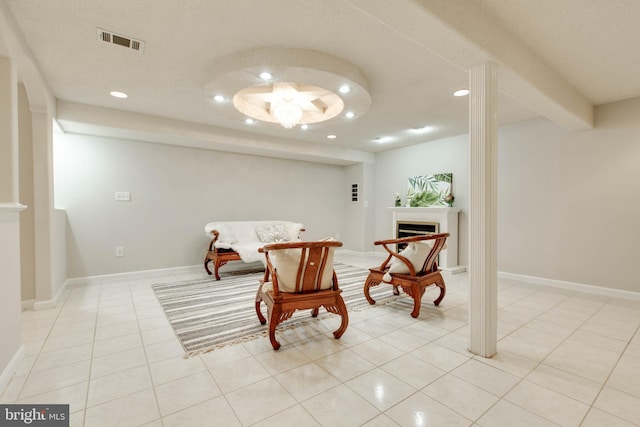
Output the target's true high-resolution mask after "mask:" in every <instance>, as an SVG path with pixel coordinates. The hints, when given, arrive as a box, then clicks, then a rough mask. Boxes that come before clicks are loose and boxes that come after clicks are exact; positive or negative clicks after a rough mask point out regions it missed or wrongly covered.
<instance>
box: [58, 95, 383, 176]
mask: <svg viewBox="0 0 640 427" xmlns="http://www.w3.org/2000/svg"><path fill="white" fill-rule="evenodd" d="M57 122H58V123H59V124H60V127H61V128H62V130H63V131H64V132H67V133H77V134H84V135H93V136H103V137H104V136H106V137H112V138H119V139H125V140H126V139H129V140H137V141H146V142H153V143H160V144H171V145H180V146H184V147H192V148H202V149H206V150H217V151H226V152H232V153H239V154H249V155H256V156H264V157H275V158H280V159H291V160H302V161H308V162H316V163H326V164H334V165H351V164H355V163H374V162H375V155H374V154H372V153H367V152H364V151H359V150H352V149H346V148H340V147H336V146H328V145H327V146H323V145H320V144H313V143H309V142H304V141H298V140H293V139H282V138H274V137H267V136H264V135H260V136H259V137H257V138H256V137H255V136H254V135H253V134H250V133H245V132H239V131H235V130H229V129H222V128H218V127H212V126H206V125H201V124H196V123H190V122H185V121H180V120H173V119H167V118H163V117H158V116H151V115H148V114H141V113H133V112H128V111H122V110H115V109H110V108H103V107H96V106H91V105H86V104H80V103H75V102H69V101H58V105H57Z"/></svg>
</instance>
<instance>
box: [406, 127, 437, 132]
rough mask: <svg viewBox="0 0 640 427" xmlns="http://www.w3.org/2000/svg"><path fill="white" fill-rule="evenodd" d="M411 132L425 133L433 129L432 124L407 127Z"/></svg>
mask: <svg viewBox="0 0 640 427" xmlns="http://www.w3.org/2000/svg"><path fill="white" fill-rule="evenodd" d="M409 130H410V131H411V132H413V133H427V132H432V131H433V130H435V127H434V126H416V127H412V128H411V129H409Z"/></svg>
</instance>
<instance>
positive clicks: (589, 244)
mask: <svg viewBox="0 0 640 427" xmlns="http://www.w3.org/2000/svg"><path fill="white" fill-rule="evenodd" d="M639 117H640V98H635V99H631V100H627V101H622V102H617V103H612V104H608V105H603V106H600V107H597V108H596V127H595V128H594V129H593V130H589V131H582V132H569V131H566V130H564V129H562V128H560V127H559V126H557V125H555V124H553V123H551V122H549V121H548V120H545V119H535V120H528V121H524V122H521V123H517V124H514V125H511V126H506V127H503V128H501V129H500V132H499V138H500V143H499V150H498V156H499V158H498V165H499V166H498V167H499V177H498V269H499V270H500V271H504V272H509V273H517V274H524V275H530V276H537V277H543V278H549V279H555V280H562V281H568V282H575V283H582V284H588V285H595V286H604V287H611V288H616V289H621V290H627V291H635V292H640V279H639V278H638V277H639V276H638V273H637V270H636V263H637V262H638V256H639V255H640V246H639V244H640V226H639V224H638V221H639V219H640V184H639V183H640V166H639V165H640V120H638V118H639Z"/></svg>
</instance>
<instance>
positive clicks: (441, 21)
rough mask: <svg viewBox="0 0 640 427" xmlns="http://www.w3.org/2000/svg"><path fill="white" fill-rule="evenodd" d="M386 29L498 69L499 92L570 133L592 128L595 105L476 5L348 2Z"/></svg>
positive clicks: (458, 60) (444, 0)
mask: <svg viewBox="0 0 640 427" xmlns="http://www.w3.org/2000/svg"><path fill="white" fill-rule="evenodd" d="M347 1H348V2H349V3H350V4H351V5H353V6H354V7H356V8H358V9H360V11H361V12H362V13H365V14H367V15H369V16H370V17H371V18H372V19H375V20H377V21H378V22H380V23H381V24H383V25H386V26H387V27H388V28H390V29H392V30H393V31H396V32H397V33H398V34H401V35H403V36H404V37H406V38H407V39H408V40H410V41H412V42H413V43H415V44H416V45H419V46H421V47H423V48H425V49H427V50H429V51H430V52H432V53H435V54H436V55H438V56H440V57H441V58H443V59H444V60H446V61H448V62H450V63H451V64H453V65H456V66H458V67H460V68H462V69H464V70H467V71H468V70H470V69H471V68H472V67H474V66H476V65H479V64H482V63H485V62H487V61H491V62H494V63H497V64H499V65H500V74H499V82H498V88H499V91H500V92H502V93H504V94H506V95H508V96H509V97H511V98H513V99H515V100H517V101H518V102H520V103H522V104H523V105H525V106H526V107H528V108H530V109H532V110H533V111H536V112H537V113H539V114H541V115H543V116H545V117H547V118H548V119H550V120H552V121H554V122H556V123H558V124H559V125H561V126H563V127H565V128H567V129H571V130H584V129H591V128H593V124H594V117H593V112H594V107H593V105H592V104H591V103H590V102H588V101H587V99H586V98H585V97H584V96H583V95H582V94H581V93H579V92H578V91H577V90H576V89H575V88H574V87H573V86H571V84H569V82H568V81H567V80H566V78H564V77H563V76H561V75H560V74H558V73H557V72H556V71H555V70H554V69H552V68H551V67H550V66H549V65H547V64H546V63H544V62H543V61H542V59H541V58H540V57H539V56H538V55H536V53H535V52H533V51H531V50H530V49H529V48H528V47H527V46H525V45H524V44H523V43H522V42H520V41H519V40H518V39H516V38H515V36H514V35H513V34H512V33H510V32H509V31H508V30H507V29H506V28H505V27H504V26H503V25H501V24H500V22H498V21H496V20H495V19H493V18H492V17H491V16H489V15H488V14H487V13H486V12H485V11H484V10H483V9H482V6H481V5H480V4H479V2H476V1H468V0H411V1H407V2H403V7H397V6H394V2H390V1H388V0H347Z"/></svg>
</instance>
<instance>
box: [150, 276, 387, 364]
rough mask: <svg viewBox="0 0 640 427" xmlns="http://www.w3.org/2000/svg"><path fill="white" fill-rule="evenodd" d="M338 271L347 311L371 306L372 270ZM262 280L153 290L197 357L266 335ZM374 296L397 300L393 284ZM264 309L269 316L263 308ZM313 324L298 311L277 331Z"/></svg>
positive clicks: (206, 281) (198, 282)
mask: <svg viewBox="0 0 640 427" xmlns="http://www.w3.org/2000/svg"><path fill="white" fill-rule="evenodd" d="M334 269H335V270H336V274H337V276H338V283H339V285H340V289H342V297H343V299H344V302H345V304H346V306H347V310H349V311H352V310H358V309H362V308H365V307H369V303H368V302H367V300H366V299H365V297H364V294H363V292H362V287H363V286H364V281H365V279H366V277H367V274H368V273H369V271H368V270H366V269H363V268H358V267H352V266H349V265H345V264H335V265H334ZM262 276H263V273H262V272H260V273H251V274H242V275H226V276H223V277H222V279H221V280H219V281H216V280H215V278H214V277H213V276H211V277H206V278H199V279H195V280H187V281H179V282H173V283H158V284H155V285H152V288H153V290H154V292H155V294H156V296H157V298H158V301H160V305H161V306H162V308H163V309H164V312H165V313H166V315H167V318H168V319H169V322H170V323H171V326H172V327H173V330H174V331H175V333H176V336H177V337H178V339H179V340H180V342H181V343H182V346H183V347H184V349H185V351H186V352H187V353H188V354H189V355H194V354H198V353H203V352H207V351H211V350H213V349H215V348H218V347H222V346H224V345H228V344H233V343H237V342H243V341H247V340H249V339H254V338H256V337H259V336H265V335H266V334H267V327H268V325H261V324H260V322H259V321H258V317H257V316H256V312H255V296H256V291H257V289H258V284H259V281H260V279H261V278H262ZM371 296H372V297H373V298H374V299H375V300H376V303H377V304H380V303H385V302H388V301H391V300H394V299H396V298H397V297H395V296H394V295H393V294H392V292H391V288H390V287H389V286H376V287H374V288H372V289H371ZM262 311H263V313H264V314H265V316H266V306H265V305H264V304H263V305H262ZM323 312H324V310H321V313H323ZM321 315H322V314H321ZM329 315H331V316H333V314H329ZM313 320H316V319H313V318H312V317H311V316H309V312H308V311H307V310H305V311H297V312H296V313H295V314H294V315H293V317H292V318H291V319H289V320H287V321H286V322H283V323H282V324H280V325H278V328H282V327H295V326H298V325H301V324H304V323H306V322H309V321H313ZM348 332H349V330H348V329H347V333H348ZM276 333H277V332H276Z"/></svg>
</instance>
